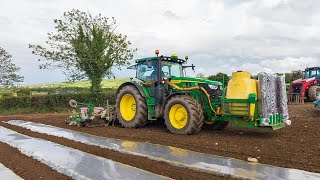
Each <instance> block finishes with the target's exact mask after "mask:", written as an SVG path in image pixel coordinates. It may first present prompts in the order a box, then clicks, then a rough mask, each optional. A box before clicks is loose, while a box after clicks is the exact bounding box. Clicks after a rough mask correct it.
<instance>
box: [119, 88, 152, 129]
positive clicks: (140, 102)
mask: <svg viewBox="0 0 320 180" xmlns="http://www.w3.org/2000/svg"><path fill="white" fill-rule="evenodd" d="M116 114H117V118H118V120H119V122H120V124H122V126H124V127H126V128H139V127H143V126H145V125H146V124H147V120H148V108H147V103H146V100H145V98H144V97H142V95H141V94H140V92H139V91H138V89H137V88H136V87H134V86H132V85H127V86H124V87H123V88H121V89H120V91H119V93H118V94H117V99H116Z"/></svg>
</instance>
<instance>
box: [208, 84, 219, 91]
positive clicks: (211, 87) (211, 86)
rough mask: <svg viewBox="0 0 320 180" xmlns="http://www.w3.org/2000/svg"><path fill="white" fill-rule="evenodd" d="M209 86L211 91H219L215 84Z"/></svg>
mask: <svg viewBox="0 0 320 180" xmlns="http://www.w3.org/2000/svg"><path fill="white" fill-rule="evenodd" d="M208 86H209V88H210V89H213V90H217V89H218V86H216V85H213V84H209V85H208Z"/></svg>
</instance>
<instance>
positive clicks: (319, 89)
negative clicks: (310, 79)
mask: <svg viewBox="0 0 320 180" xmlns="http://www.w3.org/2000/svg"><path fill="white" fill-rule="evenodd" d="M308 96H309V100H310V101H316V100H317V99H318V98H320V86H311V87H310V89H309V91H308Z"/></svg>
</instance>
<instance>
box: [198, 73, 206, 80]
mask: <svg viewBox="0 0 320 180" xmlns="http://www.w3.org/2000/svg"><path fill="white" fill-rule="evenodd" d="M196 77H197V78H201V79H204V78H205V75H204V74H203V73H198V74H197V75H196Z"/></svg>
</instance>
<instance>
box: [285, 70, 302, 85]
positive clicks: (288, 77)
mask: <svg viewBox="0 0 320 180" xmlns="http://www.w3.org/2000/svg"><path fill="white" fill-rule="evenodd" d="M302 74H303V72H302V71H300V70H297V71H292V72H291V73H285V76H286V83H290V82H292V81H294V80H297V79H300V78H302Z"/></svg>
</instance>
